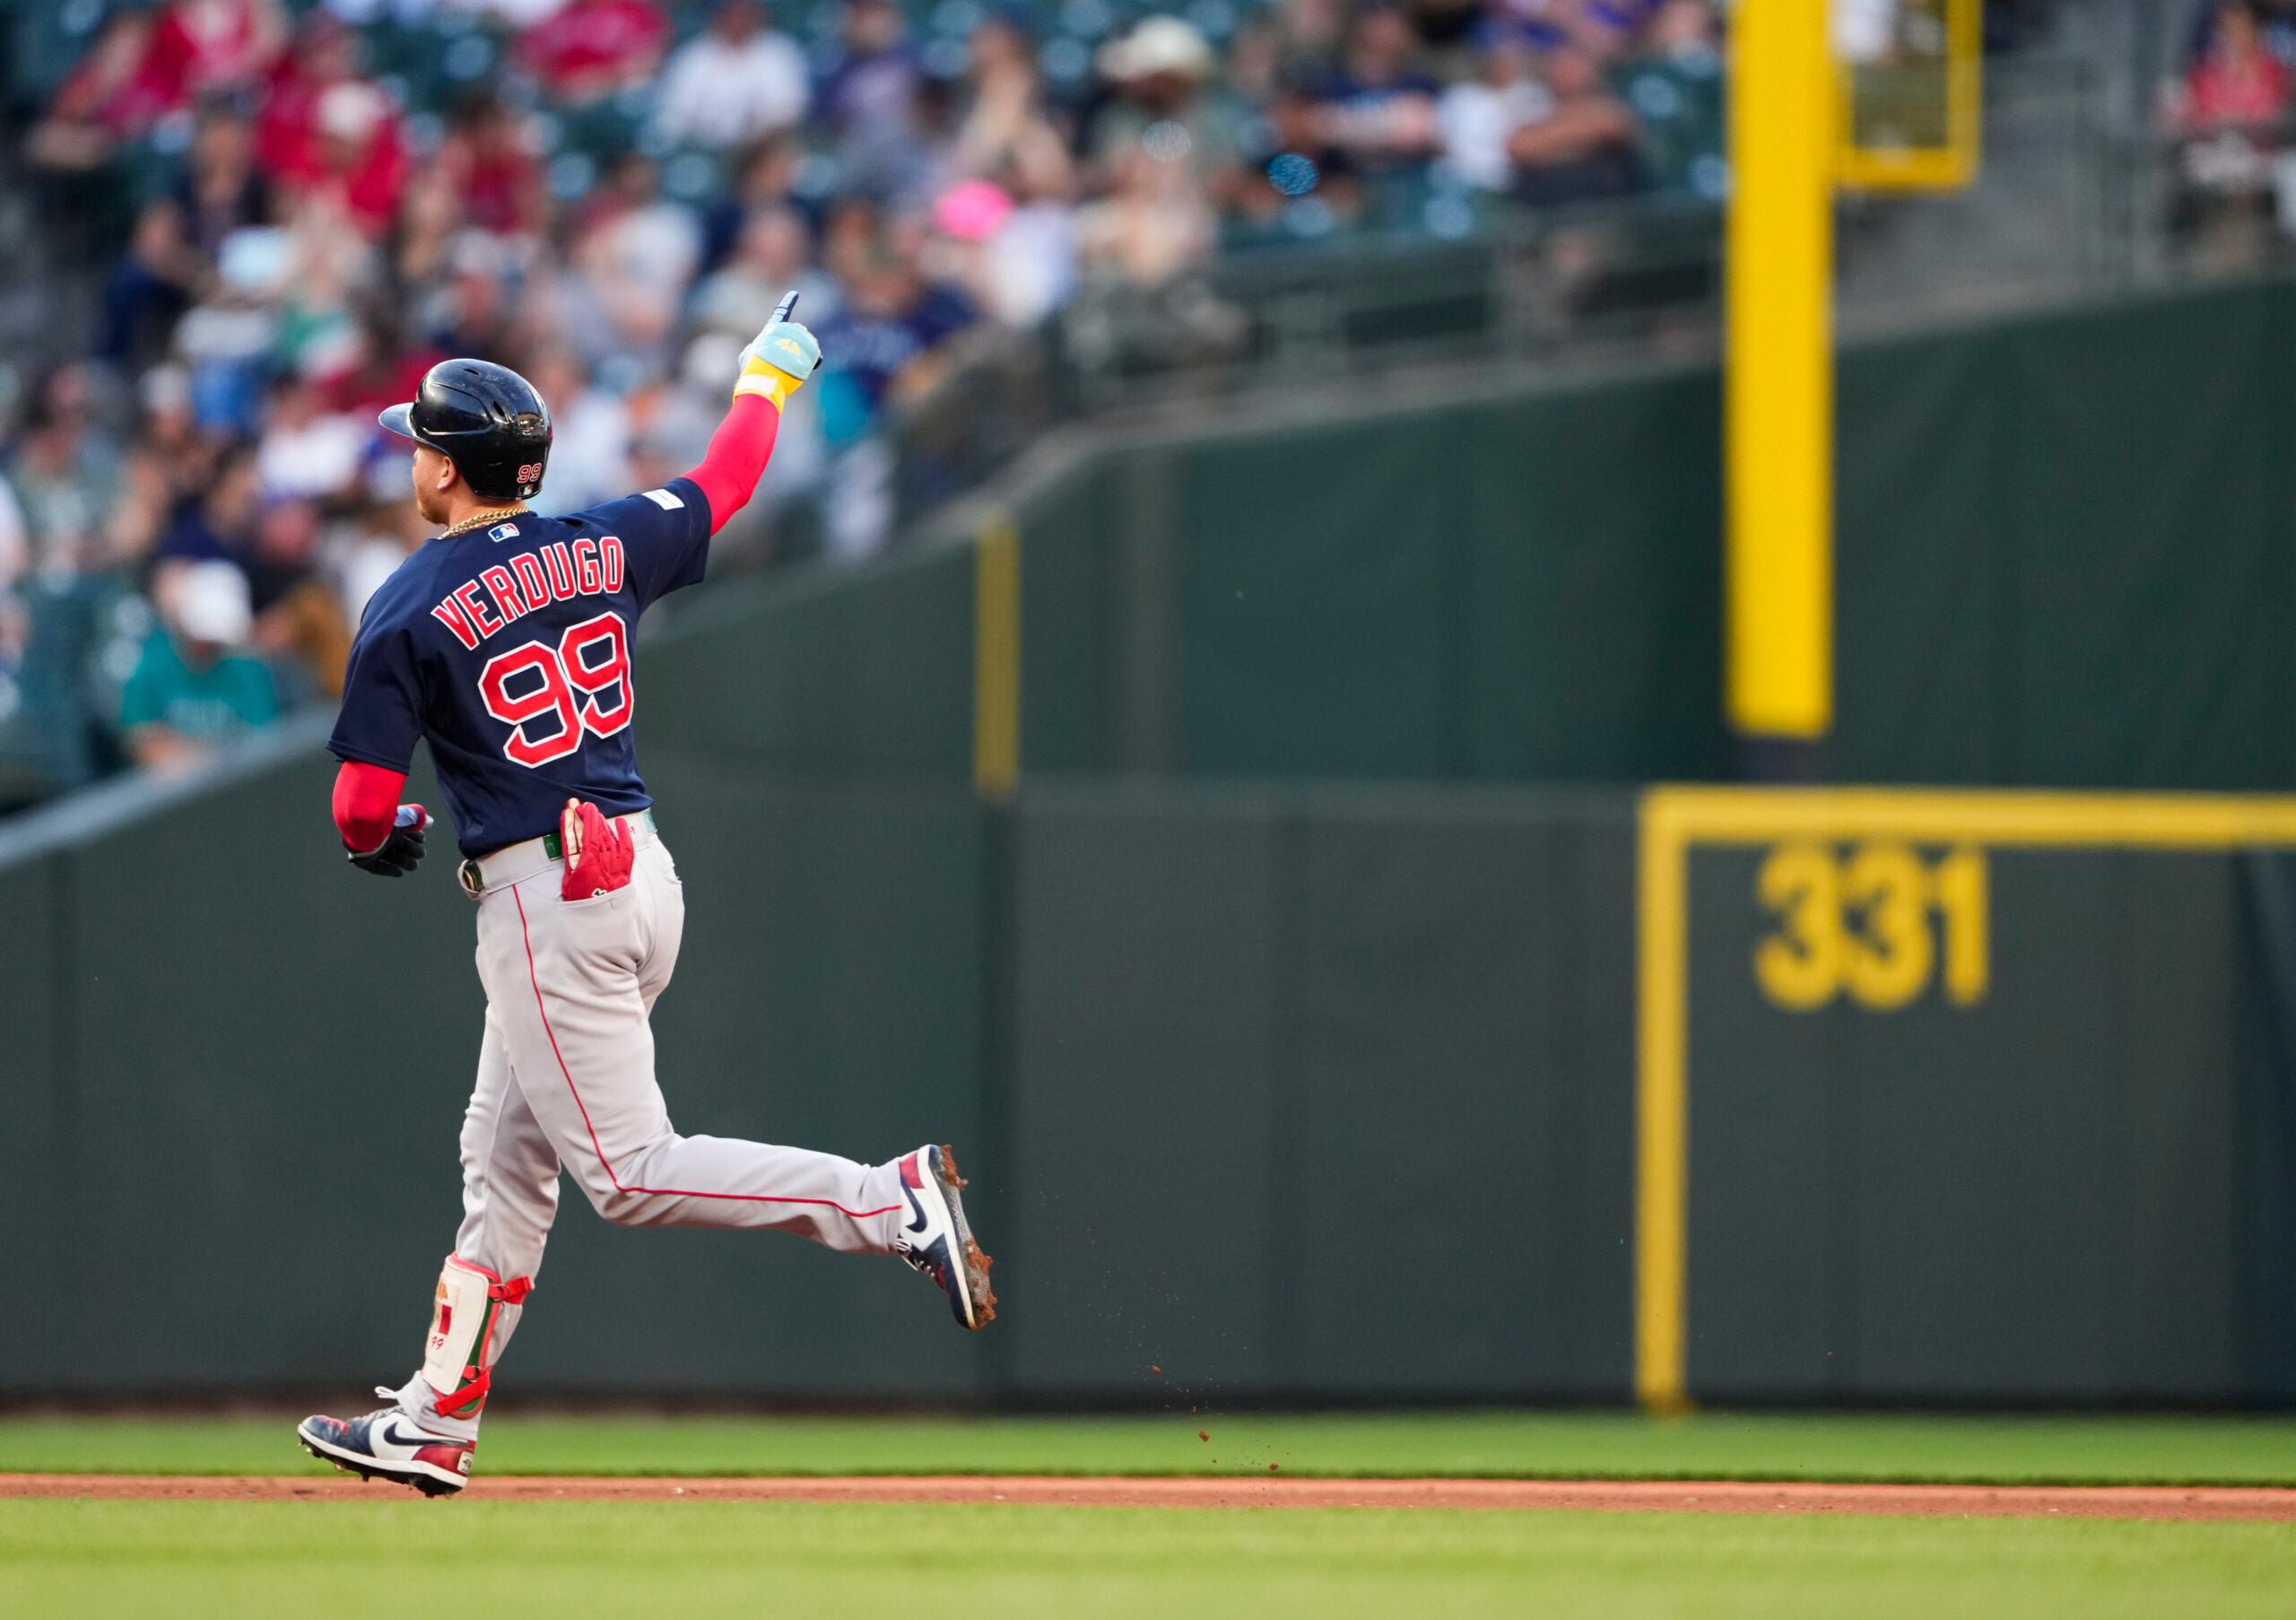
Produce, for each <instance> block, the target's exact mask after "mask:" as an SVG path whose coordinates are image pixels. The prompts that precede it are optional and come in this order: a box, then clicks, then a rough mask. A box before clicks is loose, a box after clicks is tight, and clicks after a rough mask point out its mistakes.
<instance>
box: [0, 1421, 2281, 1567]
mask: <svg viewBox="0 0 2296 1620" xmlns="http://www.w3.org/2000/svg"><path fill="white" fill-rule="evenodd" d="M291 1422H292V1416H291V1415H269V1416H229V1417H173V1418H154V1417H134V1416H120V1417H109V1416H106V1417H32V1416H20V1417H6V1418H0V1472H5V1471H37V1472H70V1473H82V1472H112V1473H169V1474H291V1473H297V1472H304V1471H313V1472H316V1471H321V1470H319V1468H318V1465H317V1464H316V1463H314V1462H312V1461H311V1460H310V1459H309V1458H306V1457H305V1456H304V1455H303V1454H302V1452H300V1450H297V1449H296V1448H295V1445H294V1442H293V1440H292V1437H291V1433H290V1429H291ZM1199 1430H1202V1431H1204V1432H1205V1433H1208V1434H1210V1435H1211V1439H1210V1440H1209V1441H1199V1440H1198V1439H1197V1438H1196V1434H1197V1432H1198V1431H1199ZM1270 1463H1277V1464H1280V1465H1281V1466H1282V1468H1283V1472H1284V1473H1286V1474H1291V1475H1351V1474H1355V1475H1425V1474H1445V1475H1485V1476H1503V1475H1515V1476H1539V1475H1544V1476H1559V1477H1613V1478H1665V1477H1675V1478H1742V1479H1882V1480H1965V1481H1984V1482H1991V1483H2017V1482H2026V1483H2044V1482H2046V1483H2083V1484H2089V1483H2107V1484H2109V1483H2121V1482H2128V1483H2137V1482H2143V1483H2159V1484H2197V1483H2218V1484H2231V1485H2296V1419H2288V1418H2240V1417H1926V1416H1902V1415H1852V1416H1841V1415H1814V1416H1787V1415H1759V1416H1753V1415H1699V1416H1695V1417H1690V1418H1683V1419H1678V1420H1674V1421H1669V1422H1653V1421H1650V1420H1648V1419H1645V1418H1642V1417H1639V1416H1634V1415H1629V1414H1623V1413H1521V1412H1443V1413H1399V1414H1375V1415H1317V1416H1250V1417H1231V1416H1222V1415H1218V1414H1200V1413H1185V1412H1182V1413H1175V1414H1172V1415H1157V1416H1139V1417H1121V1418H1089V1417H1043V1418H1037V1417H998V1418H970V1419H968V1418H953V1417H949V1418H902V1417H886V1418H846V1417H758V1416H727V1417H639V1416H565V1415H544V1414H521V1413H519V1412H517V1411H515V1410H500V1411H498V1412H497V1413H495V1414H494V1415H492V1416H491V1417H490V1418H489V1420H488V1423H487V1427H486V1434H485V1439H484V1441H483V1444H482V1445H481V1447H480V1450H479V1466H480V1469H481V1471H482V1472H483V1473H484V1474H495V1475H500V1474H938V1473H1007V1474H1034V1473H1045V1474H1265V1472H1266V1471H1267V1466H1268V1464H1270ZM2292 1607H2296V1605H2292Z"/></svg>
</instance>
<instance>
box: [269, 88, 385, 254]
mask: <svg viewBox="0 0 2296 1620" xmlns="http://www.w3.org/2000/svg"><path fill="white" fill-rule="evenodd" d="M315 118H316V130H315V139H313V140H312V141H311V142H310V143H309V144H308V145H307V146H306V147H304V148H303V149H302V151H301V152H300V155H299V158H298V161H297V164H296V166H294V167H292V168H289V169H285V170H281V171H280V173H279V175H278V177H277V178H278V180H279V184H280V186H281V187H282V188H283V190H284V191H286V192H287V193H288V195H289V196H290V197H291V199H292V200H293V201H294V202H295V203H296V204H297V205H299V206H309V205H317V206H318V207H321V208H324V209H325V210H326V211H327V213H329V214H330V215H331V216H333V217H334V218H335V219H339V220H342V221H344V222H348V223H350V224H351V225H352V226H353V227H355V228H356V229H357V230H358V231H359V232H360V233H361V235H363V236H366V237H368V238H370V239H379V238H380V237H382V236H383V235H384V233H385V232H386V231H388V230H389V229H390V226H391V223H392V222H393V220H394V219H395V218H396V214H397V210H398V204H399V196H400V194H401V193H402V192H403V191H404V189H405V187H406V179H407V170H408V167H409V165H408V161H407V156H406V149H405V143H404V137H403V136H402V135H401V134H400V131H399V126H398V117H397V115H396V113H395V112H394V111H393V110H392V108H391V104H390V100H389V98H388V97H387V96H385V95H384V94H383V92H382V91H379V90H378V89H377V88H376V87H375V86H373V85H372V84H370V83H366V82H365V81H364V80H361V79H344V80H342V81H340V82H338V83H334V84H330V85H328V86H327V87H326V89H325V90H323V91H320V92H319V95H318V98H317V104H316V108H315Z"/></svg>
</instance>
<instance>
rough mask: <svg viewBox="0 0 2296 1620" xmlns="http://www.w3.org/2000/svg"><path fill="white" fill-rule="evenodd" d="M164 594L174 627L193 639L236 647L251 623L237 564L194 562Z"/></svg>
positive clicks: (245, 586) (252, 618)
mask: <svg viewBox="0 0 2296 1620" xmlns="http://www.w3.org/2000/svg"><path fill="white" fill-rule="evenodd" d="M168 596H169V598H170V601H169V605H170V607H171V608H172V609H173V610H174V618H175V622H176V628H177V629H178V630H179V631H183V633H184V634H185V635H186V636H187V637H189V638H190V639H191V640H195V641H211V642H213V643H214V644H215V645H216V646H218V647H237V646H239V644H240V643H241V642H242V641H245V640H247V639H248V631H249V630H250V629H251V628H253V626H254V623H255V611H254V608H253V607H252V605H250V604H249V602H248V577H247V576H246V575H245V574H243V573H241V572H240V571H239V565H238V564H237V563H234V562H195V563H193V564H192V565H191V566H190V567H188V568H187V569H185V570H183V572H182V573H180V574H178V576H177V577H176V582H175V588H174V589H173V590H171V591H170V592H169V593H168Z"/></svg>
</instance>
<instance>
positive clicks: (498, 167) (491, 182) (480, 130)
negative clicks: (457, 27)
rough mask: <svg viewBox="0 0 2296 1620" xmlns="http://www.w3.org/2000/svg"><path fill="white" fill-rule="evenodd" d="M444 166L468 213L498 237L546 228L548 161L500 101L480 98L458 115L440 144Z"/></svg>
mask: <svg viewBox="0 0 2296 1620" xmlns="http://www.w3.org/2000/svg"><path fill="white" fill-rule="evenodd" d="M435 161H436V163H437V165H438V167H439V170H441V171H442V172H444V173H445V174H447V175H448V176H449V177H451V179H452V182H453V185H454V187H455V194H456V196H458V197H460V198H461V199H462V208H463V217H464V218H465V219H466V220H468V221H469V222H471V223H472V224H474V225H475V226H477V227H478V228H479V229H480V230H481V231H492V232H493V233H494V234H495V235H497V236H524V235H528V234H531V233H532V232H534V231H537V230H539V229H541V227H542V221H543V213H544V204H545V203H546V201H547V198H546V197H545V196H544V189H543V182H544V176H543V169H542V164H541V162H540V161H537V160H536V159H535V155H534V154H533V153H532V152H528V151H527V150H526V143H525V141H524V140H523V139H522V138H521V135H520V132H519V129H518V121H517V119H516V118H513V117H512V116H511V115H510V113H509V111H508V110H507V109H505V108H504V107H503V106H502V105H501V103H500V102H498V101H494V100H482V101H478V102H474V103H473V104H472V105H470V106H469V107H466V108H465V109H464V110H463V112H462V113H461V115H460V116H459V117H458V118H456V120H455V126H454V128H453V129H451V130H450V131H448V135H447V138H446V140H445V141H444V142H442V143H441V144H440V145H439V155H438V157H437V158H436V160H435Z"/></svg>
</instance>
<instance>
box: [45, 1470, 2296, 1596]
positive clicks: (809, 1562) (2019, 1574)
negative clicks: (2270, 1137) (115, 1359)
mask: <svg viewBox="0 0 2296 1620" xmlns="http://www.w3.org/2000/svg"><path fill="white" fill-rule="evenodd" d="M2292 1593H2296V1527H2291V1526H2286V1525H2264V1524H2127V1523H2109V1522H2100V1521H2096V1520H1911V1519H1895V1520H1888V1519H1866V1520H1851V1519H1815V1518H1812V1519H1768V1518H1724V1517H1705V1516H1698V1515H1683V1516H1679V1517H1668V1516H1665V1515H1657V1514H1625V1513H1620V1514H1611V1513H1503V1512H1483V1513H1475V1512H1448V1511H1418V1512H1388V1511H1288V1510H1286V1511H1234V1512H1215V1511H1196V1510H1183V1511H1172V1510H1162V1511H1128V1510H1120V1509H1072V1508H1011V1507H994V1506H965V1507H937V1508H936V1507H897V1506H866V1505H858V1504H854V1505H846V1504H838V1505H817V1504H796V1503H751V1504H731V1503H703V1502H696V1503H691V1504H683V1503H611V1504H609V1503H547V1502H535V1503H521V1502H498V1503H486V1502H475V1501H473V1502H455V1503H451V1504H447V1503H437V1504H432V1503H423V1502H415V1501H413V1500H407V1501H403V1502H400V1501H395V1502H378V1503H376V1504H372V1505H370V1504H367V1503H364V1502H361V1503H355V1504H354V1503H328V1504H326V1505H323V1506H318V1505H312V1504H307V1503H294V1502H276V1503H274V1502H265V1503H247V1504H231V1503H222V1502H5V1503H0V1614H7V1615H12V1616H13V1615H23V1616H48V1615H70V1616H75V1617H81V1620H86V1617H93V1616H113V1615H123V1616H124V1615H136V1616H144V1615H166V1616H184V1617H186V1620H196V1617H197V1616H229V1617H230V1620H263V1617H265V1616H274V1615H278V1616H287V1615H293V1616H309V1615H321V1614H323V1615H326V1616H329V1620H354V1617H356V1616H392V1617H394V1620H401V1617H403V1616H408V1615H422V1614H479V1615H487V1616H504V1617H512V1616H529V1615H538V1616H551V1620H575V1617H577V1616H594V1615H616V1616H621V1615H644V1616H657V1615H658V1616H679V1617H681V1620H690V1617H698V1616H720V1615H723V1616H744V1617H749V1616H832V1615H835V1616H861V1615H901V1614H930V1615H932V1616H936V1617H937V1620H945V1617H948V1616H974V1615H978V1616H994V1620H1032V1617H1034V1616H1045V1617H1047V1620H1054V1617H1057V1620H1071V1617H1074V1616H1157V1617H1159V1620H1162V1617H1167V1616H1187V1617H1188V1620H1224V1617H1226V1616H1251V1617H1252V1620H1281V1617H1283V1616H1295V1615H1312V1616H1317V1617H1318V1620H1349V1617H1351V1616H1365V1617H1367V1620H1370V1617H1376V1620H1395V1616H1398V1615H1405V1616H1411V1620H1431V1617H1433V1616H1482V1615H1491V1616H1525V1615H1558V1616H1561V1615H1567V1616H1698V1617H1699V1620H1731V1617H1734V1616H1749V1617H1752V1616H1764V1617H1769V1620H1794V1617H1796V1616H1813V1617H1815V1616H1829V1617H1831V1616H1859V1617H1861V1620H1865V1617H1870V1616H1937V1615H1951V1616H1981V1617H1985V1620H2023V1617H2025V1616H2033V1617H2035V1620H2039V1617H2041V1616H2051V1617H2054V1616H2064V1615H2068V1614H2074V1615H2079V1616H2082V1617H2083V1620H2118V1617H2120V1616H2128V1617H2129V1620H2136V1617H2138V1616H2143V1617H2144V1620H2177V1617H2180V1616H2194V1617H2196V1620H2197V1617H2199V1616H2207V1617H2209V1620H2242V1617H2244V1616H2285V1615H2286V1614H2287V1613H2288V1612H2289V1607H2290V1603H2291V1595H2292Z"/></svg>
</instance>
